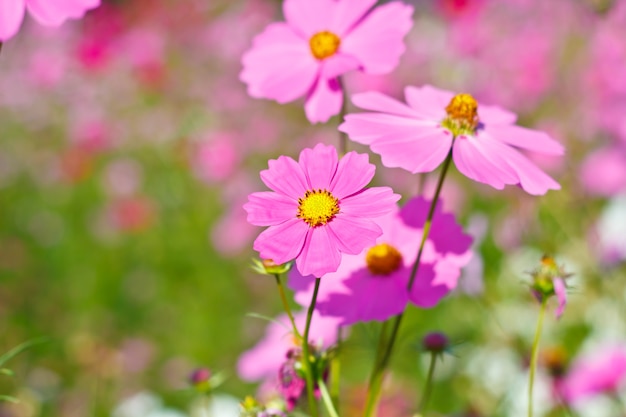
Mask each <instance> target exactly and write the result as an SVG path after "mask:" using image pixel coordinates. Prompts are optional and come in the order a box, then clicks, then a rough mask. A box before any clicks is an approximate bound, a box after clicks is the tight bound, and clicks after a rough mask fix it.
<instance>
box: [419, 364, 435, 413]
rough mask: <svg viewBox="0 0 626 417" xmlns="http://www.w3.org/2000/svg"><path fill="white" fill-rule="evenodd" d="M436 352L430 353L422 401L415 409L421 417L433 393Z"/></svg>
mask: <svg viewBox="0 0 626 417" xmlns="http://www.w3.org/2000/svg"><path fill="white" fill-rule="evenodd" d="M437 356H438V354H437V353H436V352H431V353H430V366H429V367H428V376H427V377H426V386H425V387H424V394H423V395H422V399H421V400H420V405H419V406H418V407H417V415H418V416H421V415H422V413H423V412H424V411H426V406H427V405H428V400H430V395H431V394H432V392H433V375H435V364H436V363H437Z"/></svg>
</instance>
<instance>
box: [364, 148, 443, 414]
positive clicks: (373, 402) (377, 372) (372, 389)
mask: <svg viewBox="0 0 626 417" xmlns="http://www.w3.org/2000/svg"><path fill="white" fill-rule="evenodd" d="M453 144H454V141H453ZM451 161H452V148H450V152H448V156H447V157H446V159H445V161H444V162H443V167H442V168H441V173H440V174H439V180H438V181H437V188H436V189H435V195H434V196H433V200H432V201H431V203H430V209H429V211H428V216H427V217H426V221H425V222H424V229H423V231H422V240H421V242H420V246H419V249H418V251H417V257H416V259H415V263H414V264H413V268H412V269H411V275H410V277H409V282H408V284H407V290H408V291H409V292H410V291H411V289H412V288H413V283H414V282H415V277H417V273H418V271H419V266H420V263H421V260H422V253H423V252H424V245H425V244H426V240H427V239H428V235H429V233H430V228H431V225H432V220H433V216H434V214H435V208H436V207H437V202H438V201H439V195H440V194H441V189H442V187H443V181H444V179H445V178H446V174H447V173H448V168H449V167H450V162H451ZM403 317H404V311H403V312H402V313H400V314H398V315H397V316H395V319H394V322H393V328H392V330H391V336H390V337H389V341H388V343H387V349H386V350H385V351H384V354H383V355H382V357H381V359H380V361H379V362H378V363H377V364H375V365H374V370H373V371H372V375H371V377H370V383H369V387H368V392H367V400H366V406H365V414H364V417H372V416H375V415H376V409H377V407H378V402H379V400H380V389H381V387H382V379H383V375H382V374H383V373H384V372H385V370H386V369H387V366H388V365H389V360H390V358H391V354H392V353H393V348H394V345H395V343H396V339H397V337H398V331H399V329H400V324H401V323H402V318H403ZM381 337H382V335H381Z"/></svg>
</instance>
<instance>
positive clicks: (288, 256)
mask: <svg viewBox="0 0 626 417" xmlns="http://www.w3.org/2000/svg"><path fill="white" fill-rule="evenodd" d="M374 171H375V166H374V165H372V164H370V163H369V162H368V156H367V155H363V154H357V153H356V152H348V153H347V154H346V155H345V156H344V157H343V158H342V159H341V161H338V159H337V151H336V150H335V148H334V147H332V146H326V145H322V144H318V145H317V146H316V147H315V148H313V149H305V150H303V151H302V152H301V153H300V159H299V162H296V161H294V160H293V159H291V158H289V157H286V156H281V157H279V158H278V159H276V160H271V161H269V169H267V170H265V171H262V172H261V179H262V180H263V182H264V183H265V185H267V186H268V187H269V188H270V189H272V190H273V191H266V192H259V193H252V194H250V195H249V196H248V203H246V204H245V205H244V209H245V210H246V211H247V212H248V222H249V223H252V224H254V225H256V226H270V227H269V228H268V229H266V230H265V231H263V232H262V233H261V234H260V235H259V237H257V239H256V240H255V241H254V249H255V250H257V251H258V252H259V254H260V257H261V258H262V259H271V260H273V261H274V262H275V263H276V264H282V263H285V262H288V261H291V260H292V259H295V260H296V266H297V268H298V270H299V271H300V273H301V274H303V275H314V276H316V277H321V276H323V275H324V274H327V273H329V272H335V271H336V270H337V268H338V267H339V263H340V261H341V253H348V254H357V253H359V252H361V251H362V250H363V249H364V248H365V247H367V246H371V245H373V244H374V241H375V240H376V238H377V237H378V236H380V235H381V233H382V230H381V229H380V227H379V226H378V225H377V224H376V223H375V222H374V221H373V220H372V219H373V218H376V217H380V216H382V215H385V214H387V213H388V212H390V211H391V210H393V208H394V207H395V204H394V203H395V202H396V201H398V199H399V198H400V196H399V195H397V194H394V193H393V191H392V190H391V188H389V187H374V188H369V189H365V188H364V187H365V185H367V183H369V182H370V180H371V179H372V178H373V177H374Z"/></svg>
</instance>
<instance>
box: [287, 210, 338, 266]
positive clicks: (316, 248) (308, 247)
mask: <svg viewBox="0 0 626 417" xmlns="http://www.w3.org/2000/svg"><path fill="white" fill-rule="evenodd" d="M301 223H303V222H301ZM303 224H304V223H303ZM340 262H341V254H340V253H339V250H338V248H337V244H336V242H335V240H334V239H333V238H332V237H331V236H330V234H329V230H328V228H326V227H314V228H311V229H309V233H308V234H307V239H306V241H305V242H304V247H303V248H302V253H300V256H298V257H297V258H296V266H297V267H298V270H299V271H300V273H301V274H302V275H304V276H306V275H313V276H314V277H316V278H321V277H322V276H324V275H325V274H327V273H329V272H335V271H336V270H337V268H338V267H339V263H340Z"/></svg>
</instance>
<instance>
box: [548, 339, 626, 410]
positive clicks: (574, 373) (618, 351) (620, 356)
mask: <svg viewBox="0 0 626 417" xmlns="http://www.w3.org/2000/svg"><path fill="white" fill-rule="evenodd" d="M624 383H626V346H623V345H619V346H605V347H602V348H599V349H596V350H595V351H593V352H592V353H591V354H588V355H587V356H584V357H581V358H579V359H578V360H577V361H576V362H575V363H574V364H573V365H572V367H571V368H570V371H569V372H568V373H567V374H566V375H565V376H564V377H563V379H562V380H561V381H560V383H559V386H558V390H559V391H560V396H561V397H562V398H563V400H564V401H565V402H567V403H569V404H571V403H575V402H578V401H580V400H583V399H585V398H589V397H593V396H594V395H599V394H617V393H618V392H619V390H620V388H621V387H623V386H624Z"/></svg>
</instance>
